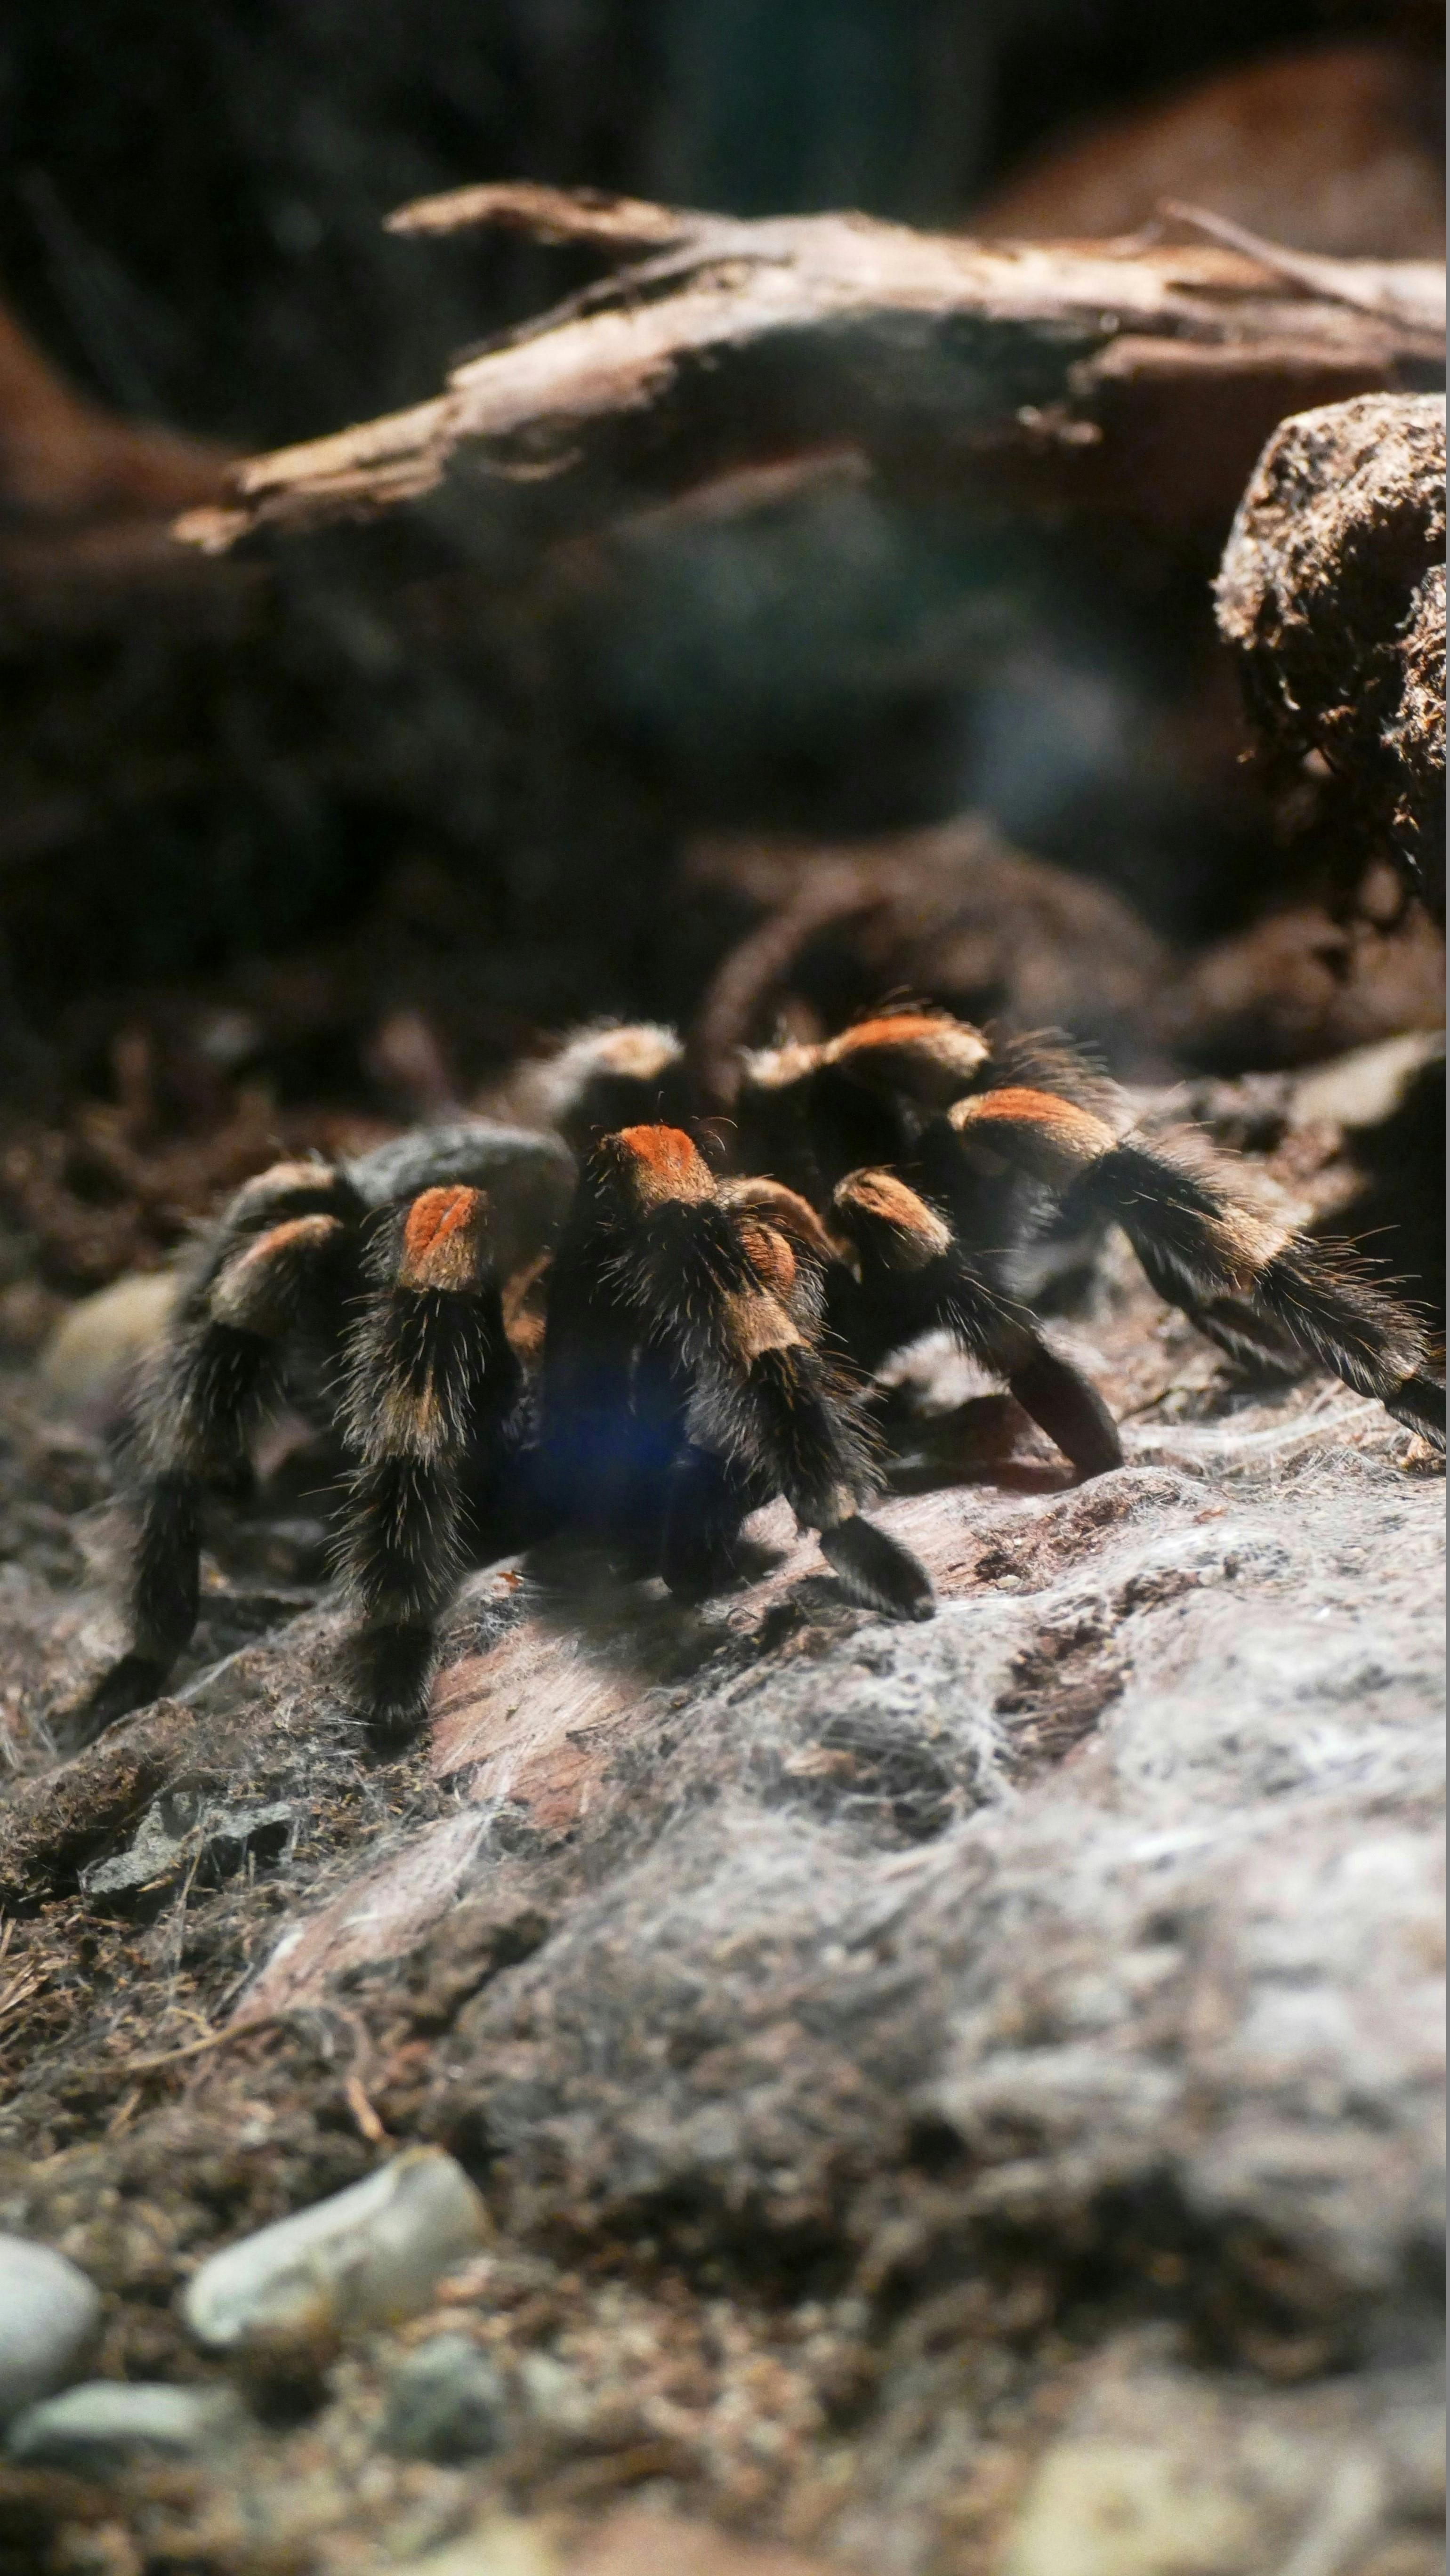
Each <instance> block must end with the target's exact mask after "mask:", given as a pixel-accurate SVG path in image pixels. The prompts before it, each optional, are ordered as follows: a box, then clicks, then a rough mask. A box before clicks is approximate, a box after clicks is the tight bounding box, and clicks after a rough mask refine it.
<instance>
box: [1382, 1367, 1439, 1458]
mask: <svg viewBox="0 0 1450 2576" xmlns="http://www.w3.org/2000/svg"><path fill="white" fill-rule="evenodd" d="M1385 1410H1386V1412H1387V1413H1392V1414H1393V1415H1394V1418H1395V1420H1396V1422H1403V1423H1406V1424H1407V1425H1408V1426H1409V1428H1410V1430H1411V1431H1418V1432H1419V1433H1420V1434H1421V1435H1422V1437H1423V1438H1424V1439H1426V1440H1428V1441H1430V1442H1431V1443H1432V1444H1433V1446H1434V1447H1435V1448H1436V1449H1440V1450H1443V1449H1444V1446H1445V1388H1444V1384H1443V1381H1442V1380H1441V1379H1439V1378H1433V1377H1431V1376H1429V1375H1428V1373H1422V1374H1421V1375H1420V1376H1418V1377H1407V1378H1406V1379H1405V1381H1404V1384H1403V1385H1402V1386H1398V1387H1396V1389H1395V1392H1394V1394H1393V1395H1391V1396H1388V1397H1387V1398H1386V1399H1385Z"/></svg>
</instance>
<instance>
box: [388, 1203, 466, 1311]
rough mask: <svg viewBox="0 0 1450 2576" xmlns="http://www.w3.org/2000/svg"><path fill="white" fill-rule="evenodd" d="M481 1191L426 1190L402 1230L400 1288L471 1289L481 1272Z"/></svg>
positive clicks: (410, 1209) (410, 1211)
mask: <svg viewBox="0 0 1450 2576" xmlns="http://www.w3.org/2000/svg"><path fill="white" fill-rule="evenodd" d="M484 1207H485V1200H484V1195H483V1192H482V1190H470V1189H463V1188H459V1187H456V1186H455V1187H453V1188H451V1189H436V1190H424V1191H423V1192H422V1194H421V1196H420V1197H418V1198H416V1199H415V1200H414V1201H413V1204H412V1206H411V1207H410V1208H409V1210H408V1215H407V1220H406V1222H405V1224H404V1227H403V1258H402V1261H401V1263H400V1265H399V1269H398V1285H399V1287H401V1288H471V1287H472V1286H473V1285H474V1283H475V1282H476V1280H477V1278H478V1275H479V1269H480V1244H479V1235H480V1231H481V1223H482V1218H483V1213H484Z"/></svg>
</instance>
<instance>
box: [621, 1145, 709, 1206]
mask: <svg viewBox="0 0 1450 2576" xmlns="http://www.w3.org/2000/svg"><path fill="white" fill-rule="evenodd" d="M610 1141H611V1142H612V1143H613V1144H614V1145H615V1146H616V1147H617V1148H618V1149H619V1151H620V1153H621V1154H622V1156H623V1159H624V1164H625V1169H626V1171H627V1172H628V1173H629V1176H630V1178H631V1180H632V1181H633V1184H634V1187H635V1190H636V1192H637V1193H638V1196H639V1198H640V1199H641V1201H642V1202H643V1203H644V1205H645V1206H647V1207H653V1206H657V1205H659V1204H660V1203H661V1202H662V1201H663V1200H665V1199H709V1198H713V1197H714V1195H715V1183H714V1179H713V1176H712V1174H711V1171H710V1167H709V1164H708V1163H707V1162H706V1161H705V1159H704V1157H703V1155H702V1154H699V1153H697V1151H696V1149H695V1147H694V1146H693V1145H692V1144H691V1142H690V1139H689V1137H688V1136H687V1135H686V1134H685V1132H684V1129H683V1128H682V1127H621V1129H620V1131H619V1134H618V1135H617V1136H615V1137H614V1138H612V1139H611V1140H610Z"/></svg>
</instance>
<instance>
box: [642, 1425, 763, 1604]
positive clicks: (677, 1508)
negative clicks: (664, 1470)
mask: <svg viewBox="0 0 1450 2576" xmlns="http://www.w3.org/2000/svg"><path fill="white" fill-rule="evenodd" d="M769 1499H770V1494H769V1488H768V1487H764V1486H763V1485H762V1481H761V1480H760V1479H759V1478H758V1477H755V1476H752V1475H751V1474H750V1473H749V1471H748V1470H747V1469H745V1468H741V1467H738V1466H736V1464H735V1463H734V1461H733V1460H732V1459H729V1458H721V1457H718V1456H717V1455H716V1453H715V1452H714V1450H712V1449H696V1448H694V1447H690V1448H688V1449H687V1450H686V1451H685V1453H684V1455H683V1457H681V1458H678V1459H677V1460H676V1462H675V1465H674V1467H673V1469H672V1471H671V1474H670V1485H669V1493H668V1496H667V1499H666V1503H665V1514H664V1536H663V1538H662V1540H661V1543H660V1575H661V1578H662V1580H663V1581H664V1583H665V1585H666V1587H667V1589H668V1590H669V1591H671V1592H673V1593H676V1594H677V1595H678V1596H679V1598H680V1599H681V1600H682V1601H701V1600H703V1599H704V1598H705V1596H706V1594H707V1593H711V1592H715V1591H718V1589H719V1587H720V1585H721V1584H722V1583H725V1582H728V1580H729V1578H730V1576H731V1575H732V1574H733V1573H734V1571H735V1551H736V1546H737V1543H738V1540H739V1537H740V1529H741V1524H742V1523H743V1522H744V1521H745V1520H746V1519H748V1517H749V1515H750V1513H751V1512H753V1511H754V1510H755V1509H756V1508H757V1507H758V1505H759V1504H761V1503H764V1502H768V1501H769Z"/></svg>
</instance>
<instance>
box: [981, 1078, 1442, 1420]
mask: <svg viewBox="0 0 1450 2576" xmlns="http://www.w3.org/2000/svg"><path fill="white" fill-rule="evenodd" d="M948 1116H949V1119H950V1122H951V1124H952V1126H953V1127H954V1128H955V1129H956V1130H957V1132H958V1134H959V1136H960V1137H961V1138H962V1141H963V1143H964V1145H966V1146H967V1147H968V1148H975V1149H977V1150H983V1149H984V1150H986V1151H987V1152H989V1153H993V1154H996V1155H999V1156H1000V1157H1002V1158H1003V1159H1004V1160H1006V1161H1007V1162H1009V1163H1012V1164H1015V1165H1016V1166H1018V1167H1019V1168H1020V1169H1023V1170H1025V1171H1028V1172H1030V1173H1031V1174H1032V1175H1033V1177H1034V1178H1036V1179H1038V1180H1041V1181H1044V1182H1046V1183H1047V1185H1048V1186H1049V1187H1050V1188H1052V1189H1055V1190H1058V1191H1060V1192H1064V1193H1071V1196H1072V1197H1073V1198H1074V1199H1075V1200H1076V1201H1077V1202H1078V1204H1079V1205H1080V1206H1082V1207H1083V1209H1084V1210H1085V1211H1086V1210H1087V1209H1095V1210H1097V1211H1098V1212H1099V1213H1101V1214H1103V1215H1105V1216H1109V1217H1112V1218H1114V1219H1115V1220H1116V1221H1117V1223H1118V1224H1119V1225H1121V1226H1122V1228H1123V1230H1124V1232H1125V1233H1126V1234H1127V1236H1128V1239H1129V1241H1130V1242H1131V1244H1132V1246H1133V1249H1134V1251H1135V1252H1136V1253H1137V1255H1138V1258H1139V1260H1140V1261H1141V1263H1142V1264H1143V1268H1144V1270H1145V1271H1146V1272H1147V1274H1148V1277H1149V1278H1150V1279H1151V1280H1152V1282H1153V1285H1154V1287H1155V1288H1157V1289H1158V1291H1159V1294H1160V1295H1162V1296H1165V1297H1167V1298H1168V1299H1169V1300H1170V1301H1171V1302H1172V1303H1173V1304H1175V1305H1180V1306H1182V1307H1184V1309H1185V1311H1187V1312H1188V1313H1190V1314H1191V1313H1193V1312H1194V1311H1195V1310H1196V1309H1199V1308H1201V1307H1202V1306H1204V1305H1205V1304H1209V1303H1212V1302H1215V1301H1217V1300H1219V1299H1223V1298H1235V1299H1236V1298H1242V1299H1244V1300H1246V1301H1247V1302H1248V1304H1249V1305H1250V1306H1252V1307H1254V1308H1256V1309H1257V1310H1258V1311H1259V1312H1261V1313H1262V1314H1264V1315H1265V1316H1266V1317H1267V1318H1268V1319H1269V1321H1270V1323H1271V1324H1273V1325H1276V1326H1277V1327H1278V1328H1279V1329H1280V1330H1281V1331H1283V1332H1285V1333H1287V1334H1288V1335H1289V1337H1290V1339H1291V1340H1292V1341H1293V1342H1294V1343H1295V1344H1296V1345H1297V1347H1298V1348H1299V1349H1300V1350H1303V1351H1305V1352H1307V1353H1308V1354H1309V1356H1310V1357H1311V1358H1312V1359H1314V1360H1317V1361H1318V1362H1319V1364H1320V1366H1321V1367H1323V1368H1326V1369H1328V1370H1329V1371H1330V1373H1331V1374H1332V1375H1333V1376H1335V1377H1337V1378H1340V1379H1341V1380H1342V1381H1343V1383H1344V1384H1345V1385H1346V1386H1350V1387H1353V1389H1354V1391H1355V1393H1356V1394H1358V1395H1368V1396H1375V1397H1377V1398H1378V1399H1379V1401H1380V1402H1381V1403H1382V1404H1383V1405H1384V1406H1385V1408H1386V1410H1387V1411H1388V1412H1390V1413H1391V1414H1392V1415H1394V1416H1395V1418H1396V1419H1397V1420H1399V1421H1401V1422H1407V1423H1409V1424H1411V1425H1412V1427H1413V1428H1414V1429H1415V1430H1417V1431H1424V1432H1426V1433H1428V1435H1429V1436H1430V1437H1431V1438H1432V1439H1434V1440H1437V1441H1438V1442H1439V1444H1440V1445H1441V1446H1442V1447H1443V1446H1444V1439H1445V1392H1444V1386H1443V1383H1442V1382H1441V1381H1440V1380H1439V1379H1438V1378H1437V1376H1436V1375H1435V1373H1434V1371H1433V1370H1432V1368H1431V1365H1430V1346H1429V1338H1428V1336H1427V1334H1426V1332H1425V1328H1424V1326H1423V1325H1422V1324H1421V1323H1420V1321H1419V1319H1418V1317H1417V1316H1416V1315H1415V1314H1414V1313H1413V1312H1412V1311H1411V1309H1410V1308H1409V1307H1408V1306H1406V1305H1404V1304H1402V1302H1401V1301H1400V1299H1399V1298H1397V1297H1394V1296H1392V1295H1391V1294H1390V1293H1389V1291H1388V1290H1386V1289H1384V1288H1381V1287H1380V1286H1379V1285H1378V1284H1377V1283H1376V1282H1375V1281H1374V1280H1373V1279H1371V1278H1370V1277H1368V1276H1367V1275H1366V1274H1365V1272H1364V1271H1363V1269H1362V1268H1361V1267H1360V1266H1359V1265H1358V1264H1357V1262H1356V1260H1355V1257H1354V1254H1353V1252H1352V1251H1351V1250H1349V1249H1348V1248H1345V1249H1343V1250H1335V1251H1331V1250H1329V1249H1327V1248H1326V1247H1325V1246H1323V1245H1321V1244H1317V1243H1314V1242H1312V1241H1311V1240H1310V1239H1309V1237H1308V1236H1307V1235H1303V1234H1299V1233H1296V1232H1294V1231H1293V1230H1292V1229H1290V1228H1288V1227H1286V1226H1285V1225H1284V1224H1283V1223H1282V1222H1281V1221H1279V1220H1278V1219H1277V1218H1275V1217H1274V1216H1272V1215H1269V1214H1266V1213H1264V1212H1261V1211H1260V1210H1259V1209H1257V1208H1255V1207H1252V1206H1250V1205H1248V1204H1246V1203H1245V1202H1244V1201H1243V1199H1241V1198H1240V1197H1239V1196H1238V1195H1237V1194H1236V1192H1235V1190H1234V1188H1233V1184H1232V1181H1231V1180H1230V1179H1228V1178H1227V1177H1225V1175H1224V1173H1223V1171H1222V1168H1221V1167H1216V1166H1215V1165H1214V1163H1213V1161H1212V1160H1211V1158H1210V1157H1208V1156H1207V1155H1204V1156H1203V1157H1202V1161H1201V1166H1200V1167H1198V1168H1196V1167H1195V1166H1196V1164H1197V1163H1198V1159H1199V1158H1198V1156H1197V1155H1196V1154H1195V1153H1194V1151H1193V1149H1191V1148H1189V1149H1185V1150H1184V1151H1183V1152H1182V1153H1181V1154H1178V1153H1175V1152H1173V1151H1171V1150H1165V1149H1163V1148H1162V1147H1158V1146H1153V1147H1150V1146H1146V1145H1141V1144H1139V1143H1137V1142H1136V1141H1135V1140H1134V1139H1133V1138H1131V1137H1129V1138H1126V1139H1124V1140H1123V1141H1122V1142H1119V1140H1118V1138H1117V1137H1116V1136H1115V1135H1114V1133H1113V1130H1112V1129H1111V1128H1110V1127H1109V1126H1108V1125H1107V1124H1106V1122H1105V1121H1104V1120H1102V1119H1100V1118H1095V1117H1094V1116H1093V1115H1092V1114H1091V1112H1090V1111H1087V1110H1084V1109H1079V1108H1076V1107H1074V1106H1073V1105H1072V1104H1071V1103H1069V1102H1066V1101H1063V1100H1058V1099H1055V1098H1053V1097H1052V1096H1051V1095H1050V1094H1048V1093H1046V1092H1031V1091H995V1092H988V1093H986V1094H985V1095H983V1096H982V1097H980V1098H978V1099H975V1100H964V1101H958V1102H957V1104H956V1105H955V1107H954V1108H953V1109H952V1110H950V1111H949V1113H948Z"/></svg>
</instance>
